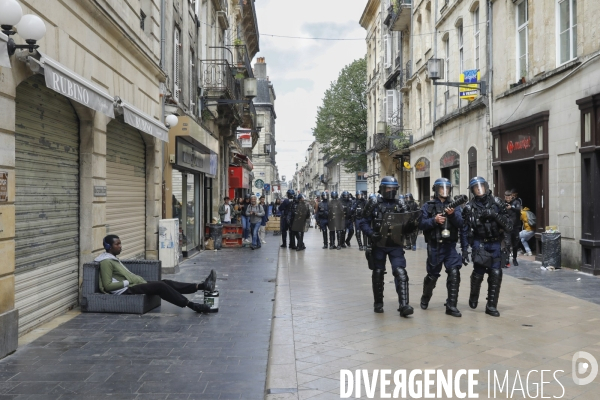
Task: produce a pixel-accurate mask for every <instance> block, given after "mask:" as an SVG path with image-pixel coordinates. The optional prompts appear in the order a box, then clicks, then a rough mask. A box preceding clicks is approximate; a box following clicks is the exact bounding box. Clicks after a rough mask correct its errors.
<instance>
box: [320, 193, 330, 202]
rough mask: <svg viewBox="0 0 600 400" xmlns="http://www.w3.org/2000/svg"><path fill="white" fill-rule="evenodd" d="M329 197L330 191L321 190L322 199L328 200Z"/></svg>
mask: <svg viewBox="0 0 600 400" xmlns="http://www.w3.org/2000/svg"><path fill="white" fill-rule="evenodd" d="M328 199H329V193H327V192H321V200H328Z"/></svg>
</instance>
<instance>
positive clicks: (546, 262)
mask: <svg viewBox="0 0 600 400" xmlns="http://www.w3.org/2000/svg"><path fill="white" fill-rule="evenodd" d="M560 239H561V235H560V233H546V232H543V233H542V266H544V267H546V268H547V267H554V268H560V262H561V242H560Z"/></svg>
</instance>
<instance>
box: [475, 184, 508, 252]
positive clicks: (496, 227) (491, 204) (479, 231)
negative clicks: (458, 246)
mask: <svg viewBox="0 0 600 400" xmlns="http://www.w3.org/2000/svg"><path fill="white" fill-rule="evenodd" d="M486 210H492V211H493V212H494V213H496V214H498V216H499V219H500V221H496V219H495V218H492V217H483V218H482V214H484V213H485V212H486ZM463 219H464V220H465V223H467V224H469V227H470V228H471V229H469V234H468V240H469V244H470V245H472V244H473V239H475V238H477V239H479V240H483V241H484V242H495V241H500V240H502V238H503V231H504V232H510V230H512V223H511V222H510V218H509V217H508V215H507V213H506V211H505V206H504V202H503V201H502V200H500V199H499V198H498V197H495V196H492V195H488V196H487V198H486V199H485V200H484V201H483V202H478V201H476V200H475V199H473V200H471V201H469V203H468V204H467V205H466V206H465V207H464V210H463Z"/></svg>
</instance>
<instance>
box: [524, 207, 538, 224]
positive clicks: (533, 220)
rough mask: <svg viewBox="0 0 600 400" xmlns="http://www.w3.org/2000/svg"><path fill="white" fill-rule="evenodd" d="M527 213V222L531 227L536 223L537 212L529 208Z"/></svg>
mask: <svg viewBox="0 0 600 400" xmlns="http://www.w3.org/2000/svg"><path fill="white" fill-rule="evenodd" d="M525 214H527V224H529V226H531V227H534V226H535V223H536V218H535V214H534V213H533V212H531V211H529V210H527V211H525Z"/></svg>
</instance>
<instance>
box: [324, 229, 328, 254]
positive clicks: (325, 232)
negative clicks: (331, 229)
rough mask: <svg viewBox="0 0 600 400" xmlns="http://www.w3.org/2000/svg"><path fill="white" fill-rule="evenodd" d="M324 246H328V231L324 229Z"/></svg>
mask: <svg viewBox="0 0 600 400" xmlns="http://www.w3.org/2000/svg"><path fill="white" fill-rule="evenodd" d="M323 248H324V249H326V248H327V231H326V230H325V229H323Z"/></svg>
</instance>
